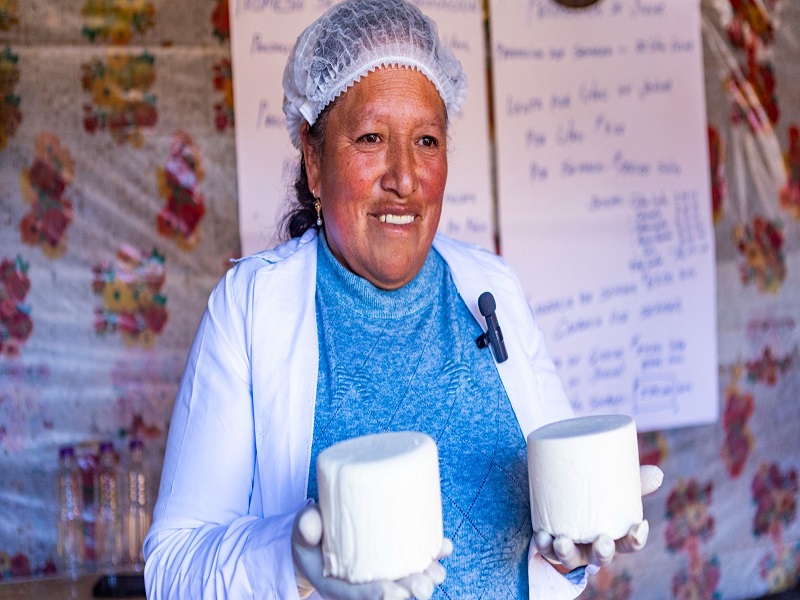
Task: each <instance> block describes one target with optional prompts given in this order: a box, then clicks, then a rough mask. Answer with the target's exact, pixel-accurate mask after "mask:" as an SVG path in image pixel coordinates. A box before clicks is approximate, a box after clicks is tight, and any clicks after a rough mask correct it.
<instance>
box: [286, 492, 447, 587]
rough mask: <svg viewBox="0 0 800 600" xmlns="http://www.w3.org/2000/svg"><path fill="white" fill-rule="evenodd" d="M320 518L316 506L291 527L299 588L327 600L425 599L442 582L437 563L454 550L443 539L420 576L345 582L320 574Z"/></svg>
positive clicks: (304, 512)
mask: <svg viewBox="0 0 800 600" xmlns="http://www.w3.org/2000/svg"><path fill="white" fill-rule="evenodd" d="M321 542H322V515H321V514H320V512H319V509H318V508H317V507H316V505H313V504H312V505H309V506H307V507H305V508H304V509H303V510H301V511H300V512H299V513H297V517H295V520H294V527H293V528H292V559H293V560H294V572H295V575H296V577H297V580H298V589H303V588H305V589H308V586H306V585H305V584H306V582H307V583H308V584H310V586H311V587H313V588H314V589H316V590H317V592H318V593H319V594H320V595H321V596H322V597H323V598H325V599H326V600H405V599H407V598H418V599H419V600H428V599H429V598H430V597H431V596H432V595H433V588H434V586H436V585H439V584H440V583H442V582H443V581H444V577H445V570H444V567H443V566H442V565H441V564H440V563H439V560H441V559H442V558H444V557H445V556H448V555H449V554H450V553H451V552H452V551H453V544H452V542H451V541H450V540H449V539H447V538H444V542H443V543H442V551H441V552H440V554H439V556H438V557H437V559H436V560H434V561H433V562H432V563H431V564H430V566H429V567H428V568H427V569H425V571H424V572H422V573H416V574H414V575H409V576H408V577H403V578H402V579H399V580H397V581H374V582H371V583H348V582H347V581H344V580H343V579H337V578H335V577H325V576H324V575H323V574H322V572H323V571H322V569H323V563H322V546H321Z"/></svg>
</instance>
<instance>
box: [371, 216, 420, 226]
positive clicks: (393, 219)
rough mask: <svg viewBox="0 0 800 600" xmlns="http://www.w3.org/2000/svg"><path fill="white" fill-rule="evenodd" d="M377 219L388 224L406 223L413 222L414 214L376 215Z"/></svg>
mask: <svg viewBox="0 0 800 600" xmlns="http://www.w3.org/2000/svg"><path fill="white" fill-rule="evenodd" d="M378 221H380V222H381V223H389V224H390V225H408V224H409V223H413V222H414V215H378Z"/></svg>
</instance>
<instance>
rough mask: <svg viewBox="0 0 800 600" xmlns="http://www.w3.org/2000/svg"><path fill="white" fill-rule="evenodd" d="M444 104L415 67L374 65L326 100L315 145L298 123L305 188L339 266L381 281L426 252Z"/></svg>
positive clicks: (395, 279)
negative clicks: (320, 140) (320, 138)
mask: <svg viewBox="0 0 800 600" xmlns="http://www.w3.org/2000/svg"><path fill="white" fill-rule="evenodd" d="M446 121H447V117H446V112H445V107H444V103H443V102H442V99H441V97H440V96H439V94H438V93H437V92H436V88H435V87H434V86H433V84H432V83H431V82H430V80H428V79H427V78H426V77H425V76H424V75H423V74H422V73H420V72H418V71H415V70H412V69H407V68H403V67H401V68H394V67H389V68H381V69H377V70H376V71H375V72H373V73H370V74H369V76H367V77H365V78H363V79H361V80H360V81H359V82H357V83H356V84H355V85H354V86H353V87H352V88H351V89H350V90H348V91H347V93H346V94H345V95H344V96H342V97H341V99H340V101H339V102H337V103H336V105H335V106H334V107H333V108H332V109H331V112H330V115H329V117H328V124H327V129H326V136H325V140H324V144H323V146H322V148H321V149H319V150H317V149H316V148H315V147H314V145H313V144H311V143H310V142H309V141H308V139H307V138H308V125H303V127H302V128H301V136H302V139H303V156H304V157H306V161H305V162H306V169H307V172H308V185H309V189H311V190H312V193H313V194H314V196H315V197H317V198H319V200H320V209H321V213H322V215H323V223H324V226H323V228H324V231H325V238H326V240H327V242H328V246H329V247H330V249H331V252H333V255H334V256H335V257H336V258H337V260H339V262H341V263H342V264H343V265H344V266H345V267H346V268H347V269H348V270H350V271H352V272H353V273H355V274H356V275H359V276H361V277H363V278H364V279H366V280H367V281H369V282H370V283H372V284H373V285H374V286H376V287H378V288H381V289H384V290H392V289H397V288H399V287H401V286H403V285H405V284H407V283H408V282H409V281H411V280H412V279H413V278H414V277H415V276H416V275H417V273H418V272H419V270H420V269H421V268H422V264H423V263H424V262H425V259H426V258H427V256H428V252H429V251H430V248H431V244H432V243H433V237H434V235H435V234H436V228H437V227H438V225H439V216H440V215H441V211H442V198H443V195H444V186H445V181H446V178H447V148H446V139H447V131H446Z"/></svg>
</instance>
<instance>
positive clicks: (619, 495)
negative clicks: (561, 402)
mask: <svg viewBox="0 0 800 600" xmlns="http://www.w3.org/2000/svg"><path fill="white" fill-rule="evenodd" d="M528 481H529V484H530V495H531V522H532V525H533V530H534V531H546V532H548V533H550V534H552V535H553V536H558V535H566V536H567V537H569V538H570V539H572V540H574V541H575V542H584V543H586V542H593V541H594V540H595V539H596V538H597V536H598V535H600V534H603V533H604V534H607V535H610V536H611V537H612V539H619V538H621V537H623V536H625V535H626V534H627V533H628V530H629V529H630V528H631V526H632V525H634V524H636V523H639V522H640V521H641V520H642V486H641V480H640V475H639V447H638V443H637V439H636V425H635V423H634V421H633V419H632V418H630V417H628V416H625V415H596V416H589V417H578V418H575V419H566V420H564V421H557V422H555V423H550V424H549V425H545V426H544V427H541V428H539V429H537V430H536V431H534V432H532V433H531V434H530V435H529V436H528Z"/></svg>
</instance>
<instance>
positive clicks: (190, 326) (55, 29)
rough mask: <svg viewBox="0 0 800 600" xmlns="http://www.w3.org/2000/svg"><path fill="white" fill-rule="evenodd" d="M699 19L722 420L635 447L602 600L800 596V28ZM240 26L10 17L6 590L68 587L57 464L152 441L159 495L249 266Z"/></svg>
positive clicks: (85, 4) (3, 244)
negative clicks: (241, 241) (227, 284)
mask: <svg viewBox="0 0 800 600" xmlns="http://www.w3.org/2000/svg"><path fill="white" fill-rule="evenodd" d="M422 5H423V8H424V3H422ZM702 6H703V14H704V21H705V23H706V27H707V28H706V30H704V43H705V48H704V51H705V57H706V65H705V66H706V96H707V98H708V117H709V126H710V128H709V139H710V147H711V159H712V160H711V163H712V174H711V175H712V181H713V184H714V185H713V192H712V198H710V199H709V202H711V203H712V204H713V209H714V214H715V219H716V237H717V240H716V241H717V255H718V268H717V285H718V289H719V311H718V324H719V336H720V349H721V354H720V364H719V373H720V395H719V401H720V412H721V414H722V415H723V416H722V420H721V422H720V423H718V424H716V425H712V426H706V427H697V428H688V429H679V430H672V431H662V432H653V433H648V434H644V435H642V436H641V437H640V448H641V456H642V460H643V462H648V463H655V464H659V465H661V467H662V468H663V469H664V471H665V473H666V480H665V483H664V485H663V487H662V489H661V490H660V491H659V492H657V493H656V494H655V495H653V496H652V497H648V498H647V499H646V504H645V512H646V514H647V515H648V516H649V518H650V520H651V536H650V542H649V544H648V548H647V550H646V551H645V552H643V553H640V554H639V555H635V556H625V557H620V558H619V559H617V560H616V561H615V563H614V564H613V565H612V567H611V568H608V569H604V570H603V571H601V573H600V574H599V575H598V576H597V577H595V578H594V579H593V580H592V582H591V584H590V588H589V589H588V590H587V591H586V592H585V593H584V597H586V598H615V599H626V598H669V597H681V598H686V597H694V598H714V597H721V598H747V597H753V596H757V595H760V594H762V593H765V592H767V591H777V590H780V589H784V588H786V587H789V586H790V585H793V584H795V583H797V582H798V580H799V579H800V520H798V518H797V508H796V507H797V500H798V496H800V490H799V488H798V475H797V474H798V470H800V402H798V401H797V399H798V397H799V396H800V352H798V339H800V325H799V324H798V323H800V314H798V312H797V311H798V310H800V309H798V308H797V307H798V306H800V302H798V298H800V283H798V282H800V239H798V223H799V222H798V219H800V134H799V133H798V128H797V127H798V124H800V97H798V95H800V72H798V70H797V68H796V67H795V65H800V56H798V49H797V47H796V43H795V42H794V41H793V40H796V39H797V37H798V34H800V8H797V7H796V6H795V5H794V3H790V2H789V0H767V1H765V2H761V3H752V2H732V1H729V0H708V1H707V2H705V1H704V2H703V5H702ZM734 6H736V7H737V8H736V9H735V10H734V8H733V7H734ZM759 11H761V12H759ZM227 18H228V7H227V2H224V0H190V1H189V2H181V3H176V2H167V1H166V0H137V1H135V2H127V1H126V2H122V1H121V0H119V1H117V0H105V1H100V0H59V1H57V0H37V1H36V2H25V3H22V2H18V1H16V0H0V88H1V91H2V93H0V220H1V221H2V224H3V226H2V228H0V344H1V345H0V352H1V354H0V505H2V506H3V510H2V513H1V514H0V578H2V580H3V581H8V580H11V579H13V578H18V577H21V576H27V575H30V574H39V573H44V572H50V571H53V570H54V569H55V562H54V561H55V539H56V529H55V524H54V523H55V521H54V519H55V511H54V509H53V501H54V496H53V487H52V483H51V481H52V474H53V471H54V469H55V466H56V457H57V451H58V448H59V446H61V445H64V444H75V445H77V446H78V448H79V454H80V456H81V457H82V462H83V465H84V469H85V470H86V473H87V476H88V474H89V473H90V472H91V469H92V466H93V461H94V453H95V452H96V447H97V443H98V442H99V441H101V440H105V439H110V440H112V441H114V442H115V444H116V447H117V449H118V451H119V452H120V455H121V456H122V457H123V458H124V455H125V448H126V444H127V441H128V440H129V439H130V438H132V437H138V438H142V439H144V441H145V443H146V444H147V448H148V455H149V457H150V459H151V462H152V470H153V473H154V476H157V472H158V468H159V466H160V459H161V453H162V451H163V445H164V440H165V435H166V431H167V428H168V425H169V416H170V412H171V408H172V401H173V398H174V394H175V390H176V387H177V384H178V380H179V377H180V374H181V371H182V368H183V362H184V360H185V356H186V353H187V351H188V346H189V344H190V343H191V339H192V336H193V334H194V330H195V327H196V325H197V322H198V320H199V318H200V314H201V312H202V309H203V307H204V304H205V301H206V298H207V296H208V293H209V291H210V290H211V288H212V286H213V285H214V284H215V283H216V281H217V280H218V279H219V277H220V276H221V275H222V274H223V273H224V271H225V270H226V269H227V266H228V263H227V259H228V258H230V257H231V256H235V255H236V254H237V253H238V248H239V246H238V239H237V236H238V223H237V216H236V215H237V206H236V182H235V157H234V141H233V129H232V126H233V119H234V115H233V110H232V106H233V104H232V96H231V89H232V87H231V73H230V52H229V47H228V20H227ZM720 41H721V43H720ZM737 67H738V69H739V71H740V77H741V78H743V79H742V80H740V85H739V86H738V87H737V86H731V85H730V81H731V80H729V75H730V73H731V72H732V70H734V69H735V68H737ZM743 80H747V81H749V82H750V84H751V88H747V87H746V86H743V84H742V81H743ZM748 89H750V90H752V93H750V95H749V96H748V95H747V90H748ZM737 90H738V91H741V90H743V91H744V92H745V93H742V94H738V95H737V93H736V92H737ZM748 98H749V100H748ZM758 119H761V120H762V121H761V124H760V125H757V123H758ZM764 119H766V120H764ZM758 127H760V128H761V130H760V131H756V129H750V128H758ZM770 130H771V131H773V132H774V135H770V134H769V131H770ZM765 132H766V133H765ZM776 149H777V151H776ZM784 157H785V160H786V166H787V171H786V173H785V174H784V175H783V179H782V181H781V183H780V185H779V186H778V188H777V189H776V190H775V193H774V194H773V195H770V193H765V192H764V189H765V188H764V186H763V185H761V183H759V182H762V181H763V179H764V173H765V172H766V173H769V172H778V171H780V161H781V160H784ZM765 169H766V171H765ZM742 285H744V286H745V290H746V293H738V292H736V293H734V292H732V290H740V289H741V286H742ZM792 315H794V316H792Z"/></svg>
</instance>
